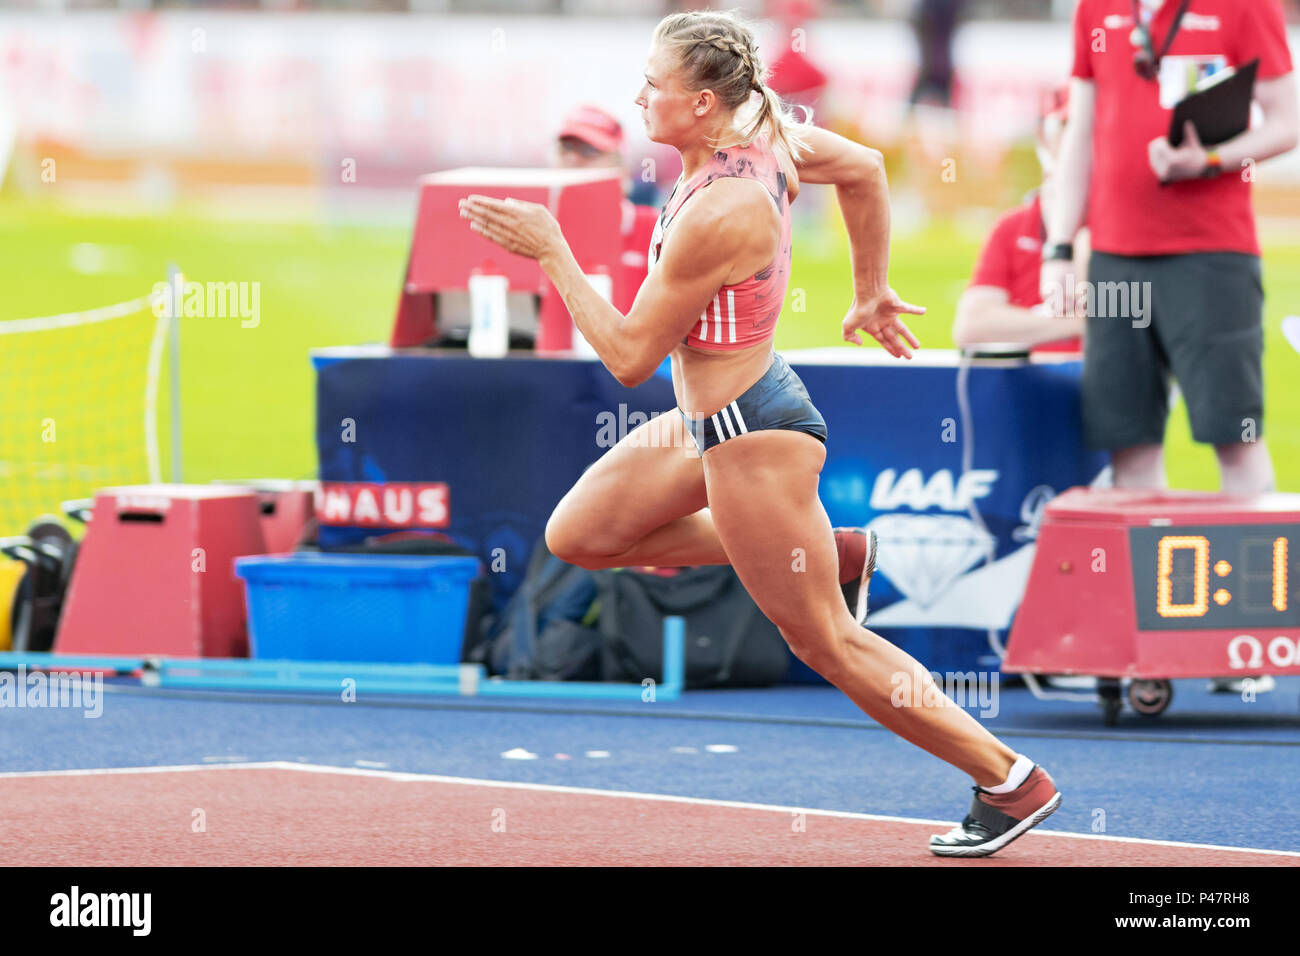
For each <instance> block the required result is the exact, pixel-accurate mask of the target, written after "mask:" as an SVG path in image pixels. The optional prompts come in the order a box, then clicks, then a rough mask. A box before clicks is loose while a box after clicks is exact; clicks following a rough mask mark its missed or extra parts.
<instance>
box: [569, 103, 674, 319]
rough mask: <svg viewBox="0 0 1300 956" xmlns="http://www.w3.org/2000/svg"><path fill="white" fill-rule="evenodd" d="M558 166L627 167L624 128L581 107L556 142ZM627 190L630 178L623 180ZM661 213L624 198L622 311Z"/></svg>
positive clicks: (641, 275)
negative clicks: (624, 149) (624, 154)
mask: <svg viewBox="0 0 1300 956" xmlns="http://www.w3.org/2000/svg"><path fill="white" fill-rule="evenodd" d="M555 149H556V154H555V165H557V166H560V167H562V168H565V169H578V168H593V167H603V166H609V167H613V168H616V169H623V168H624V160H623V127H622V125H621V124H620V123H619V121H618V120H617V119H615V118H614V117H613V116H611V115H610V114H609V113H607V112H606V111H605V110H603V109H601V108H600V107H598V106H579V107H577V108H575V109H574V110H573V111H572V112H571V113H569V115H568V116H567V117H565V120H564V125H563V126H562V127H561V128H560V132H559V135H558V136H557V137H556V141H555ZM623 185H624V189H625V190H626V188H627V185H628V183H627V178H626V177H624V183H623ZM658 218H659V210H658V209H656V208H654V207H653V206H648V205H638V204H636V203H634V202H632V201H631V199H629V198H626V197H625V198H624V199H623V222H622V230H623V255H622V263H623V269H624V278H625V282H624V283H623V295H622V300H623V301H618V302H615V303H614V307H615V308H617V309H618V310H619V311H620V312H624V313H626V312H627V311H629V310H630V309H631V308H632V303H633V301H634V300H635V299H636V293H637V290H638V289H640V288H641V283H642V282H644V281H645V277H646V272H647V268H648V263H647V256H648V255H649V252H650V240H651V238H652V237H653V236H654V230H655V221H656V220H657V219H658Z"/></svg>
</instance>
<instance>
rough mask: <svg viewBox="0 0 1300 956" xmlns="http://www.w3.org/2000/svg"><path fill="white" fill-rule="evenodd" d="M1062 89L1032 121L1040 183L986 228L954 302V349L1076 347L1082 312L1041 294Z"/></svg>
mask: <svg viewBox="0 0 1300 956" xmlns="http://www.w3.org/2000/svg"><path fill="white" fill-rule="evenodd" d="M1067 103H1068V90H1067V89H1065V88H1062V89H1059V90H1056V91H1054V92H1053V93H1052V95H1051V96H1050V97H1049V101H1048V103H1047V108H1046V110H1045V112H1044V114H1043V116H1042V118H1041V119H1040V121H1039V124H1038V141H1037V144H1036V145H1037V153H1038V162H1039V165H1040V166H1042V169H1043V182H1042V186H1041V187H1040V188H1038V189H1036V190H1034V191H1033V192H1032V193H1031V194H1030V196H1029V199H1028V201H1027V202H1025V203H1024V204H1023V205H1022V206H1020V207H1018V208H1016V209H1013V210H1011V211H1010V212H1008V213H1005V214H1004V215H1003V216H1002V217H1001V218H1000V219H998V221H997V224H996V225H994V227H993V231H992V232H990V233H989V237H988V239H987V240H986V241H985V243H984V248H983V250H982V251H981V252H980V257H979V262H978V263H977V264H976V266H975V275H974V277H973V278H972V279H971V284H970V285H969V286H968V287H967V289H966V291H965V292H963V293H962V296H961V299H959V300H958V302H957V318H956V321H955V323H954V324H953V330H952V337H953V340H954V341H955V342H956V343H957V346H958V347H959V348H963V349H967V348H974V347H976V346H979V345H981V344H986V345H987V344H993V343H999V344H1002V343H1006V344H1011V343H1014V344H1017V345H1028V346H1031V347H1032V348H1033V351H1035V352H1077V351H1079V349H1080V348H1081V347H1082V344H1083V342H1082V338H1081V336H1082V333H1083V316H1082V315H1081V314H1079V313H1078V311H1077V310H1072V311H1071V312H1070V313H1068V314H1066V315H1061V316H1056V315H1053V313H1052V311H1051V310H1050V309H1049V308H1048V306H1047V305H1046V304H1045V303H1044V302H1043V299H1042V296H1041V295H1040V293H1039V273H1040V269H1041V266H1042V249H1043V241H1044V240H1045V239H1046V238H1047V225H1046V224H1047V221H1048V217H1049V216H1050V215H1051V212H1052V208H1053V203H1054V201H1055V198H1056V180H1055V173H1056V158H1057V156H1058V154H1059V153H1060V148H1061V138H1062V136H1063V134H1064V131H1065V120H1066V116H1067V113H1068V107H1067ZM1086 233H1087V230H1086V229H1081V230H1080V232H1079V235H1077V236H1076V237H1075V240H1074V247H1075V258H1074V265H1075V271H1076V274H1077V275H1085V274H1086V273H1087V251H1086V249H1085V244H1086V239H1085V237H1086Z"/></svg>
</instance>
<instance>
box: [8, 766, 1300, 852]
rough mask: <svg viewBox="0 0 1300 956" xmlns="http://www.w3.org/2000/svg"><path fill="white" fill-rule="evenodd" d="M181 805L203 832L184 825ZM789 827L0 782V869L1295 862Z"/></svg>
mask: <svg viewBox="0 0 1300 956" xmlns="http://www.w3.org/2000/svg"><path fill="white" fill-rule="evenodd" d="M197 809H201V810H202V811H203V814H204V824H205V827H206V830H205V832H198V833H196V832H193V830H192V825H193V821H194V819H195V814H194V811H195V810H197ZM494 820H495V821H497V828H496V829H495V830H494V828H493V824H494ZM501 822H504V832H498V831H500V829H501ZM794 822H795V818H794V815H793V814H792V813H791V812H790V811H789V810H785V809H773V810H765V809H748V808H739V807H728V806H718V805H711V804H708V803H686V802H665V801H662V800H654V799H648V798H642V797H617V796H599V795H594V794H588V793H563V792H551V791H545V790H531V789H520V788H514V787H496V786H484V785H475V784H464V783H449V782H442V781H436V780H414V779H410V778H409V777H408V778H406V779H393V778H391V777H385V776H382V775H378V774H375V775H358V774H353V773H346V772H345V773H342V774H335V773H318V772H303V771H297V770H287V769H278V768H248V769H243V768H217V767H214V768H212V769H210V770H209V769H202V770H192V771H172V772H148V773H113V774H103V775H90V776H82V775H66V776H65V775H50V776H32V777H18V776H10V777H0V859H3V860H4V861H5V863H6V865H9V866H43V865H58V866H174V865H200V866H223V865H237V864H238V865H258V866H261V865H277V864H292V865H333V866H375V865H385V864H391V865H459V866H464V865H489V866H490V865H505V866H509V865H516V866H518V865H524V866H527V865H572V866H583V865H632V866H638V865H639V866H645V865H661V866H688V865H722V866H731V865H759V866H771V865H807V866H861V865H892V866H1063V865H1064V866H1133V865H1151V866H1164V865H1181V866H1296V865H1298V864H1300V858H1297V857H1295V856H1282V855H1267V854H1261V853H1242V852H1230V851H1223V850H1213V849H1204V848H1194V847H1177V846H1156V845H1150V844H1142V843H1126V842H1112V841H1099V840H1087V839H1076V838H1070V837H1064V836H1056V835H1053V834H1050V833H1044V832H1042V831H1033V832H1031V833H1029V834H1027V835H1025V836H1024V837H1022V838H1020V839H1019V840H1017V841H1016V842H1015V843H1013V844H1011V845H1010V846H1009V847H1007V848H1005V849H1004V850H1002V851H1001V852H1000V853H999V854H998V855H997V856H994V857H992V858H990V859H986V860H944V859H939V858H937V857H935V856H932V855H931V854H930V853H929V852H928V850H926V848H925V847H926V841H927V840H928V838H929V835H930V834H931V833H932V832H936V830H937V829H939V828H937V827H935V826H934V825H932V824H921V823H905V822H886V821H876V820H861V819H846V818H843V817H830V816H818V815H814V814H808V815H807V816H806V817H805V818H804V825H805V829H804V831H803V832H797V831H796V830H795V829H794V827H793V823H794ZM1045 825H1046V826H1050V825H1051V820H1050V819H1049V820H1048V821H1047V823H1046V824H1045ZM943 829H947V828H946V827H944V828H943Z"/></svg>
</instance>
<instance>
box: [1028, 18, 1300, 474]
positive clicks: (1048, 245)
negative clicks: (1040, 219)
mask: <svg viewBox="0 0 1300 956" xmlns="http://www.w3.org/2000/svg"><path fill="white" fill-rule="evenodd" d="M1074 42H1075V53H1074V70H1073V74H1072V79H1071V81H1070V106H1069V121H1068V122H1067V124H1066V132H1065V138H1064V141H1063V143H1062V147H1061V158H1060V168H1059V170H1058V176H1059V180H1060V181H1059V186H1058V189H1059V198H1058V200H1057V202H1056V205H1055V208H1054V209H1053V213H1052V216H1051V221H1050V222H1049V223H1048V237H1047V241H1046V242H1045V243H1044V246H1043V267H1042V275H1041V292H1042V294H1043V297H1044V301H1046V302H1049V303H1064V300H1065V296H1064V295H1063V294H1062V289H1063V288H1064V287H1065V285H1066V281H1067V276H1068V275H1069V273H1070V272H1071V270H1072V264H1071V260H1072V258H1073V250H1072V248H1071V241H1072V237H1073V236H1074V235H1075V233H1076V232H1077V231H1078V228H1079V226H1080V225H1081V224H1082V223H1083V222H1084V220H1085V214H1086V219H1087V222H1088V224H1089V226H1090V227H1091V232H1092V256H1091V260H1090V264H1089V271H1088V281H1089V284H1090V289H1091V291H1092V293H1093V300H1092V301H1093V307H1091V308H1090V309H1089V314H1088V316H1087V320H1086V326H1085V335H1084V372H1083V386H1082V388H1083V395H1082V400H1083V418H1084V430H1085V435H1086V437H1087V440H1088V442H1089V444H1090V445H1091V446H1092V447H1093V448H1098V449H1106V450H1109V451H1110V452H1111V453H1112V460H1113V463H1114V477H1115V484H1116V486H1118V487H1129V488H1161V487H1164V486H1165V473H1164V457H1163V442H1164V430H1165V420H1166V418H1167V416H1168V396H1169V379H1170V376H1171V375H1172V376H1173V377H1174V378H1175V379H1176V380H1177V382H1178V384H1179V387H1180V388H1181V390H1182V393H1183V396H1184V400H1185V401H1186V403H1187V410H1188V415H1189V417H1190V419H1191V426H1192V435H1193V437H1194V438H1195V440H1196V441H1198V442H1204V443H1208V444H1212V445H1213V446H1214V447H1215V451H1216V453H1217V455H1218V460H1219V469H1220V476H1221V479H1222V487H1223V490H1225V491H1230V492H1239V493H1251V492H1261V491H1266V490H1271V489H1272V488H1273V486H1274V478H1273V466H1272V462H1271V460H1270V459H1269V455H1268V450H1267V448H1266V447H1265V445H1264V442H1263V438H1262V435H1263V432H1262V427H1263V372H1262V358H1263V290H1262V286H1261V279H1260V259H1259V256H1260V250H1259V243H1258V240H1257V238H1256V234H1255V218H1254V212H1253V210H1252V208H1251V194H1250V184H1251V182H1252V181H1253V179H1254V170H1255V164H1256V163H1258V162H1261V161H1263V160H1265V159H1269V158H1270V157H1273V156H1277V155H1278V154H1280V153H1284V152H1287V151H1288V150H1291V149H1293V148H1294V147H1295V146H1296V142H1297V133H1298V131H1300V121H1298V119H1297V104H1296V87H1295V80H1294V77H1293V76H1292V75H1291V68H1292V66H1291V55H1290V51H1289V50H1288V48H1287V39H1286V27H1285V18H1284V16H1283V13H1282V7H1281V3H1280V0H1079V4H1078V7H1077V8H1076V10H1075V19H1074ZM1198 90H1200V91H1201V92H1197V91H1198ZM1252 100H1253V102H1254V103H1256V104H1258V106H1259V107H1260V111H1261V112H1262V119H1257V121H1256V122H1255V123H1254V125H1253V126H1252V125H1250V123H1249V119H1250V105H1251V102H1252ZM1175 118H1177V121H1178V123H1180V124H1181V125H1178V124H1175V122H1174V121H1175ZM1184 120H1185V122H1184ZM1171 126H1172V127H1173V128H1171ZM1248 126H1249V128H1247V127H1248ZM1198 129H1199V131H1200V132H1199V133H1198ZM1079 278H1081V277H1075V281H1076V282H1077V281H1078V279H1079ZM1125 301H1127V302H1129V303H1130V308H1129V309H1128V314H1121V315H1117V314H1115V312H1114V311H1113V310H1109V309H1106V308H1103V307H1101V306H1104V305H1105V304H1106V303H1109V304H1111V305H1112V306H1113V305H1114V304H1116V303H1123V302H1125ZM1135 304H1136V307H1135ZM1062 308H1063V306H1062Z"/></svg>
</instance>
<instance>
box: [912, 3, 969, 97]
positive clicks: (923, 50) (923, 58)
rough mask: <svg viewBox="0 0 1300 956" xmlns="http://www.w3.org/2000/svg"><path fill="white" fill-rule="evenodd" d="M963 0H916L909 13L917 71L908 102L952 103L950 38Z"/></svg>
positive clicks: (955, 27) (955, 28)
mask: <svg viewBox="0 0 1300 956" xmlns="http://www.w3.org/2000/svg"><path fill="white" fill-rule="evenodd" d="M964 2H965V0H917V4H916V11H915V13H914V14H913V16H912V28H913V29H914V30H915V31H916V44H917V47H918V53H919V55H920V70H919V71H918V73H917V76H916V84H915V85H914V86H913V87H912V95H911V97H910V102H911V104H912V105H913V106H915V105H916V104H917V103H928V104H931V105H933V106H943V107H948V106H951V105H952V74H953V65H952V38H953V34H954V33H956V32H957V16H958V14H959V13H960V12H961V8H962V5H963V3H964Z"/></svg>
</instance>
